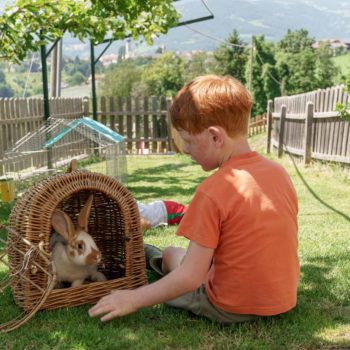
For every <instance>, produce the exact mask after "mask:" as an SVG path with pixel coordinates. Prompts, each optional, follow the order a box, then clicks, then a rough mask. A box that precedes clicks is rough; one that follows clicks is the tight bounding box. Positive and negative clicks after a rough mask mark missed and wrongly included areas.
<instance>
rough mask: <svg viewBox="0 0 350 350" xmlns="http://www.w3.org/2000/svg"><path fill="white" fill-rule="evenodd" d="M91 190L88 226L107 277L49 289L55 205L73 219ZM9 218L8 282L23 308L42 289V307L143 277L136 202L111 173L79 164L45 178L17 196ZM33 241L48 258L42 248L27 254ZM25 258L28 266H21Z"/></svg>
mask: <svg viewBox="0 0 350 350" xmlns="http://www.w3.org/2000/svg"><path fill="white" fill-rule="evenodd" d="M91 193H92V194H93V195H94V202H93V205H92V208H91V212H90V217H89V229H88V232H89V233H90V234H91V236H92V237H93V238H94V240H95V242H96V244H97V246H98V247H99V249H100V250H101V252H102V257H103V258H102V264H100V266H99V271H101V272H103V273H104V275H105V276H106V277H107V281H105V282H92V283H88V284H84V285H82V286H78V287H69V288H63V289H52V290H51V291H47V288H48V285H49V283H48V281H49V279H50V277H52V274H55V270H54V268H53V269H52V267H51V264H50V260H49V257H50V250H49V241H50V237H51V234H52V232H53V229H52V227H51V217H52V214H53V212H54V210H55V209H62V210H63V211H64V212H66V213H67V214H68V215H69V216H70V217H71V218H72V220H73V222H74V223H76V217H77V214H78V213H79V211H80V210H81V208H82V206H83V205H84V203H85V202H86V200H87V198H88V196H89V195H90V194H91ZM9 221H10V229H11V230H10V231H9V237H8V256H9V269H10V275H11V288H12V291H13V296H14V299H15V301H16V303H17V304H18V305H19V306H20V307H22V308H23V309H24V310H27V311H30V310H31V308H33V305H36V304H38V301H40V299H43V295H45V292H46V291H47V293H46V294H47V295H45V298H44V299H45V300H43V301H42V302H40V304H41V306H40V309H54V308H59V307H68V306H76V305H81V304H86V303H95V302H96V301H97V300H98V299H99V298H101V297H102V296H103V295H106V294H108V293H109V292H110V291H111V290H113V289H125V288H135V287H138V286H140V285H143V284H145V283H147V279H146V270H145V256H144V249H143V240H142V233H141V227H140V217H139V212H138V208H137V204H136V202H135V200H134V198H133V197H132V195H131V194H130V192H129V191H128V190H127V189H126V188H125V187H124V186H123V185H122V184H120V183H119V182H118V181H117V180H115V179H113V178H111V177H108V176H105V175H102V174H98V173H92V172H88V171H80V170H78V171H73V172H71V173H67V174H62V175H57V176H54V177H51V178H48V179H47V180H45V181H43V182H41V183H39V184H38V185H36V186H34V187H32V188H31V189H29V190H28V191H27V192H26V193H25V194H24V195H23V196H22V198H21V199H19V200H18V201H17V203H16V205H15V207H14V208H13V210H12V212H11V215H10V220H9ZM11 232H16V234H11ZM18 236H20V237H22V238H23V239H20V240H19V239H18ZM31 246H34V247H40V250H41V252H42V253H43V254H44V255H47V257H48V259H44V258H43V254H36V256H35V257H34V258H33V256H31V259H26V258H27V257H28V256H29V255H30V252H29V250H30V247H31ZM28 261H30V267H29V268H25V269H24V268H23V266H24V265H26V264H28ZM21 271H24V272H23V273H21Z"/></svg>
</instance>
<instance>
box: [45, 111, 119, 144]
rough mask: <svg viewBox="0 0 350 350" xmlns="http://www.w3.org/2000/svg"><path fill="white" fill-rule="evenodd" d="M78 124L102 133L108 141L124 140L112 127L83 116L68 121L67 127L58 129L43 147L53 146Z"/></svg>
mask: <svg viewBox="0 0 350 350" xmlns="http://www.w3.org/2000/svg"><path fill="white" fill-rule="evenodd" d="M78 126H84V127H87V128H88V129H90V130H92V131H94V132H98V133H99V134H101V135H103V136H104V137H106V138H107V139H109V140H110V141H113V142H115V143H119V142H121V141H124V137H123V136H121V135H119V134H118V133H117V132H115V131H113V130H112V129H110V128H108V127H107V126H105V125H103V124H101V123H100V122H97V121H95V120H93V119H90V118H88V117H83V118H79V119H75V120H73V121H72V122H70V123H69V124H68V125H67V127H65V128H64V129H63V130H62V131H60V132H59V133H58V134H57V135H55V136H54V137H53V138H51V139H50V140H48V141H47V142H46V143H45V144H44V147H45V148H48V147H51V146H53V145H54V144H55V143H56V142H58V141H59V140H61V139H62V138H63V137H64V136H65V135H67V134H68V133H70V132H71V131H72V130H74V129H76V128H77V127H78Z"/></svg>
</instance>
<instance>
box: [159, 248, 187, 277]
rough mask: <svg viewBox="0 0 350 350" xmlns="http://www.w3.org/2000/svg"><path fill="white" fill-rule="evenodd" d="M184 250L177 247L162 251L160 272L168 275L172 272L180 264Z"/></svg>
mask: <svg viewBox="0 0 350 350" xmlns="http://www.w3.org/2000/svg"><path fill="white" fill-rule="evenodd" d="M185 254H186V250H185V249H183V248H179V247H166V248H165V249H164V250H163V263H162V270H163V271H164V272H165V273H168V272H170V271H172V270H174V269H175V268H176V267H177V266H179V265H180V264H181V262H182V259H183V257H184V256H185Z"/></svg>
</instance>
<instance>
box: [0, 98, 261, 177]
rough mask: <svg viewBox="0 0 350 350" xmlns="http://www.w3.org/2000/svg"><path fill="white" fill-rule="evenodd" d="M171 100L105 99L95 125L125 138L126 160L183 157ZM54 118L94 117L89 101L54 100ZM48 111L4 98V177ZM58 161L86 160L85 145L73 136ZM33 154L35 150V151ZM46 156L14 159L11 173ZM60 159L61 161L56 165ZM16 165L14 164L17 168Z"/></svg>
mask: <svg viewBox="0 0 350 350" xmlns="http://www.w3.org/2000/svg"><path fill="white" fill-rule="evenodd" d="M170 103H171V100H170V99H167V98H165V97H155V96H153V97H144V98H135V99H133V98H131V97H129V98H126V99H123V98H120V97H117V98H116V97H101V99H100V100H99V101H98V108H99V112H98V114H97V120H98V121H99V122H101V123H102V124H104V125H106V126H108V127H110V128H111V129H112V130H114V131H116V132H118V133H119V134H120V135H122V136H124V137H125V142H126V151H127V154H155V153H165V152H169V151H177V152H181V149H182V147H181V141H180V140H179V137H178V135H177V132H176V130H173V129H172V128H171V123H170V121H169V116H168V109H169V105H170ZM50 114H51V117H53V118H57V119H62V118H65V119H75V118H79V117H82V116H90V117H92V115H91V113H90V112H89V101H88V99H87V98H53V99H50ZM44 123H45V121H44V105H43V99H40V98H4V99H1V98H0V175H3V174H4V173H6V172H8V170H5V169H4V157H5V155H6V154H8V152H9V151H11V150H13V149H14V147H16V145H18V142H22V141H23V139H24V138H26V137H28V135H31V134H32V133H33V132H35V131H37V130H39V129H40V128H41V127H43V126H44ZM265 128H266V117H265V116H261V117H256V118H254V119H252V121H251V124H250V126H249V135H251V136H252V135H255V134H257V133H261V132H264V131H265ZM55 147H56V148H55V153H54V154H53V157H54V158H55V159H54V161H55V162H57V161H61V160H62V161H63V159H64V157H65V156H66V158H72V157H79V156H80V155H84V154H86V152H87V151H86V148H87V143H86V142H84V140H83V139H82V136H81V135H78V134H77V133H75V134H74V135H73V133H72V135H70V136H69V137H68V138H67V142H62V143H60V144H59V145H56V146H55ZM32 151H33V150H32ZM47 153H48V151H47V150H46V149H42V150H40V151H36V153H35V154H34V153H33V154H32V155H31V156H30V157H26V156H24V155H23V154H13V155H12V156H13V163H14V164H13V165H11V166H10V167H11V170H10V171H12V172H16V171H19V170H21V168H25V167H34V168H40V167H44V166H45V165H46V163H47V162H48V154H47ZM56 158H57V159H56ZM15 163H16V164H15Z"/></svg>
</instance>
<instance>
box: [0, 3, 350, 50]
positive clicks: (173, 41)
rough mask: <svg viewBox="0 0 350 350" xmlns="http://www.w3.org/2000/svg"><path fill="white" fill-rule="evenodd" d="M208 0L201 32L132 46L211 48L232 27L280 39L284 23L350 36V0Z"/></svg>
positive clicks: (190, 12)
mask: <svg viewBox="0 0 350 350" xmlns="http://www.w3.org/2000/svg"><path fill="white" fill-rule="evenodd" d="M203 1H204V0H203ZM4 2H5V1H4V0H0V8H1V5H2V4H3V3H4ZM206 3H207V4H208V7H209V8H210V9H211V11H212V12H213V14H214V17H215V18H214V19H213V20H208V21H204V22H200V23H196V24H192V25H190V26H189V27H190V28H193V30H195V31H199V32H202V34H199V33H198V32H195V31H192V30H191V29H189V28H188V27H179V28H174V29H171V30H170V31H169V32H168V34H166V35H163V36H161V37H160V38H159V39H157V40H155V45H154V46H153V47H148V46H147V45H146V44H144V43H138V44H135V45H134V47H135V48H136V51H137V52H138V53H139V54H143V53H146V52H148V51H152V50H153V51H154V50H155V48H156V47H158V46H160V45H164V46H165V47H166V49H167V50H171V51H191V50H205V51H211V50H213V49H215V47H217V46H218V45H219V43H220V40H221V41H222V40H224V39H226V38H227V37H228V36H229V34H230V33H231V32H232V31H233V30H234V29H237V30H238V31H239V33H240V35H241V37H242V39H243V40H245V41H246V42H247V43H249V42H250V39H251V36H252V35H260V34H264V35H265V37H266V38H267V39H269V40H272V41H278V40H279V39H280V38H281V37H283V36H284V35H285V34H286V32H287V30H288V29H292V30H295V29H300V28H305V29H307V30H308V31H309V33H310V36H312V37H315V39H317V40H318V39H323V38H329V39H330V38H338V39H348V40H350V3H349V0H331V1H329V0H206ZM174 4H175V5H176V7H177V8H178V9H179V11H180V12H181V13H183V19H182V20H188V19H194V18H196V17H202V16H205V15H208V11H207V10H206V8H205V6H204V5H203V3H202V2H201V0H181V1H177V2H175V3H174ZM212 38H217V39H218V40H214V39H212ZM121 45H122V42H118V43H114V44H113V45H112V47H111V48H110V49H109V50H108V52H114V53H117V52H118V47H119V46H121ZM100 46H101V49H102V45H100ZM64 54H65V55H69V56H75V55H79V56H81V57H85V56H86V57H89V45H88V43H85V44H82V43H80V42H79V41H77V40H76V39H74V38H70V37H69V36H66V37H65V42H64Z"/></svg>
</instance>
